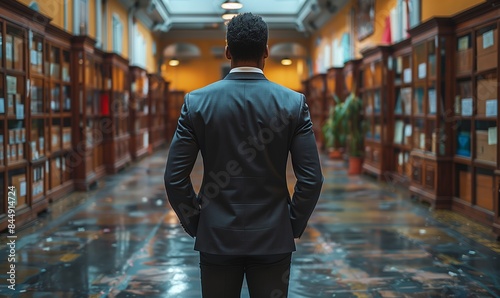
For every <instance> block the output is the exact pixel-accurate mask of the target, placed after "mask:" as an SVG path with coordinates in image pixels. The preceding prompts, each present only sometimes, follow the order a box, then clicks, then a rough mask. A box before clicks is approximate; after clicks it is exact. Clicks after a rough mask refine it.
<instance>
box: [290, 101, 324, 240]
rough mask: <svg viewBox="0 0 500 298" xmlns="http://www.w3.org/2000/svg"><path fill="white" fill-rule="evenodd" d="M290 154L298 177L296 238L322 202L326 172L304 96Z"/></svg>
mask: <svg viewBox="0 0 500 298" xmlns="http://www.w3.org/2000/svg"><path fill="white" fill-rule="evenodd" d="M290 153H291V157H292V166H293V170H294V172H295V177H296V178H297V182H296V184H295V188H294V193H293V196H292V200H291V202H290V219H291V221H292V230H293V234H294V237H295V238H299V237H300V236H301V235H302V233H303V232H304V230H305V228H306V226H307V221H308V220H309V218H310V217H311V214H312V212H313V210H314V207H315V206H316V203H317V202H318V198H319V194H320V192H321V187H322V185H323V175H322V173H321V165H320V161H319V155H318V149H317V147H316V140H315V138H314V133H313V130H312V122H311V117H310V115H309V108H308V106H307V104H306V103H305V97H304V96H303V95H302V100H301V108H300V112H299V116H298V121H297V126H296V129H295V132H294V135H293V139H292V143H291V147H290Z"/></svg>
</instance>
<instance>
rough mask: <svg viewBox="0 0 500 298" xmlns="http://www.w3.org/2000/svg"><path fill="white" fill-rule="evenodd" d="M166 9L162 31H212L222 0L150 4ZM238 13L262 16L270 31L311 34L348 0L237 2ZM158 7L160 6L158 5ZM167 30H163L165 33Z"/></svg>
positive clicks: (217, 24) (218, 20) (217, 22)
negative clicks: (239, 5)
mask: <svg viewBox="0 0 500 298" xmlns="http://www.w3.org/2000/svg"><path fill="white" fill-rule="evenodd" d="M150 1H151V0H150ZM156 1H158V2H160V1H161V4H162V6H163V7H164V8H165V10H166V13H167V15H168V18H166V21H165V24H164V25H165V27H164V29H163V30H162V31H169V30H171V29H196V30H199V29H211V28H212V29H213V28H217V27H220V26H221V25H222V23H223V20H222V19H221V15H222V14H223V13H224V9H222V8H221V7H220V5H221V4H222V2H224V0H153V1H152V2H156ZM239 1H240V2H241V3H242V4H243V8H242V9H240V10H239V12H252V13H255V14H258V15H261V16H262V17H263V19H264V20H265V21H266V22H267V23H268V25H269V28H270V29H293V30H297V31H299V32H311V31H314V30H315V29H317V28H318V27H320V26H321V25H323V24H324V23H325V22H326V21H328V19H330V18H331V17H332V16H333V15H334V14H335V13H336V12H337V11H338V10H339V9H340V8H341V7H342V6H343V5H345V3H346V2H347V0H239ZM158 4H160V3H158ZM165 28H166V30H165Z"/></svg>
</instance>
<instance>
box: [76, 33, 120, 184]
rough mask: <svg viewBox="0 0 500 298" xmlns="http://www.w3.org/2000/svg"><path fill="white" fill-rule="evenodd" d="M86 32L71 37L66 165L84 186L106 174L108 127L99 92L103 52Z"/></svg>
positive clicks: (106, 100)
mask: <svg viewBox="0 0 500 298" xmlns="http://www.w3.org/2000/svg"><path fill="white" fill-rule="evenodd" d="M94 45H95V41H94V40H93V39H91V38H89V37H86V36H76V37H73V39H72V52H73V63H72V65H73V66H74V70H73V78H74V79H73V86H74V93H73V94H74V98H75V100H74V104H73V107H72V109H73V115H74V120H73V121H74V134H73V136H74V140H73V143H74V150H73V152H72V154H71V156H70V160H69V163H70V166H71V168H72V169H73V170H74V173H75V188H76V189H78V190H88V189H89V188H90V187H92V186H94V185H95V184H96V183H97V181H98V179H99V178H101V177H103V176H104V175H105V174H106V169H105V164H104V137H105V135H106V134H108V133H110V131H111V130H112V126H111V121H110V120H109V119H107V118H105V117H103V115H106V114H109V105H108V103H109V97H108V95H107V94H105V93H104V92H103V87H104V81H103V80H104V78H103V53H102V52H101V51H99V50H97V49H96V48H95V46H94Z"/></svg>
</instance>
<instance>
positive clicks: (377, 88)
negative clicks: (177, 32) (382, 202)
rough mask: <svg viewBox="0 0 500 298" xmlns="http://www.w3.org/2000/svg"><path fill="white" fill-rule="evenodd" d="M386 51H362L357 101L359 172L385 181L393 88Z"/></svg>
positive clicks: (389, 162)
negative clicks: (361, 132) (361, 126)
mask: <svg viewBox="0 0 500 298" xmlns="http://www.w3.org/2000/svg"><path fill="white" fill-rule="evenodd" d="M390 50H391V49H390V47H388V46H378V47H375V48H372V49H368V50H365V51H363V52H362V53H361V54H362V55H363V63H362V66H361V68H362V75H363V77H362V80H363V83H362V89H360V91H361V92H362V93H361V99H362V101H363V108H364V111H363V112H364V120H365V121H366V122H367V126H368V129H367V132H366V135H365V140H364V141H365V156H364V162H363V171H364V172H365V173H368V174H371V175H373V176H375V177H377V178H378V179H386V178H387V177H386V176H387V175H388V173H389V171H391V170H392V164H391V161H392V160H391V156H392V152H391V151H392V146H391V145H392V140H391V139H390V136H389V131H390V129H392V123H393V122H392V121H391V120H392V118H391V117H390V114H389V107H390V106H392V104H391V102H392V94H391V90H393V89H392V88H393V87H392V84H393V81H394V80H393V78H392V68H391V69H389V68H388V61H389V57H390V54H391V53H390Z"/></svg>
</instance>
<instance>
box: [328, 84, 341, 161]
mask: <svg viewBox="0 0 500 298" xmlns="http://www.w3.org/2000/svg"><path fill="white" fill-rule="evenodd" d="M333 100H334V101H335V105H334V106H332V107H330V112H329V116H328V119H327V120H326V122H325V124H324V125H323V136H324V137H325V145H326V148H328V156H329V157H330V158H332V159H340V158H342V153H343V151H344V150H343V149H344V147H345V142H346V135H345V129H346V128H345V127H346V123H345V122H346V121H345V117H344V113H343V106H344V103H342V102H340V99H339V98H338V97H337V96H336V95H335V94H334V95H333Z"/></svg>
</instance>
